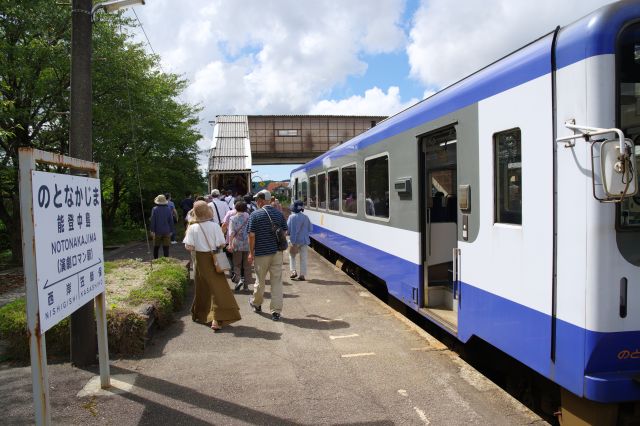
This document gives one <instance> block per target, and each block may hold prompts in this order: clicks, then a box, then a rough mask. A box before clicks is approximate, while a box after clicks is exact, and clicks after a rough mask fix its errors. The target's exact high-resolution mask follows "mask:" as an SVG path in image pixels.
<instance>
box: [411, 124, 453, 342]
mask: <svg viewBox="0 0 640 426" xmlns="http://www.w3.org/2000/svg"><path fill="white" fill-rule="evenodd" d="M456 124H457V123H452V124H447V125H445V126H442V127H439V128H437V129H434V130H431V131H429V132H427V133H424V134H421V135H418V137H417V141H418V154H419V155H418V157H419V159H420V160H419V167H418V169H419V179H418V181H419V188H420V189H419V215H418V217H419V218H420V219H419V220H420V227H419V229H420V237H421V276H422V279H421V289H420V291H419V294H420V300H419V306H420V311H421V312H423V314H425V315H426V316H428V317H429V318H431V319H432V320H434V321H435V322H437V323H439V324H440V325H442V326H443V327H445V328H447V329H449V331H451V332H453V333H454V334H455V333H457V329H458V309H457V308H458V306H457V298H456V297H455V293H454V291H455V283H454V277H453V273H454V271H453V269H454V264H455V260H456V259H454V258H453V252H455V251H456V250H457V248H458V224H457V222H458V211H457V199H456V196H457V175H458V165H459V164H458V158H459V155H458V153H457V145H455V144H456V143H457V137H458V130H457V129H456ZM451 145H454V146H455V147H456V149H454V150H451V149H450V146H451ZM435 146H441V147H443V148H442V151H435V150H433V149H431V150H428V148H429V147H430V148H433V147H435ZM429 155H432V156H433V157H435V158H429ZM438 162H440V163H438ZM442 172H445V173H447V174H450V182H448V188H444V187H442V186H441V187H440V190H441V191H442V192H443V194H442V198H441V197H438V198H437V202H438V201H439V202H440V204H439V205H438V206H434V205H433V203H434V200H435V199H436V198H434V197H433V190H432V186H433V181H432V179H433V175H434V174H436V173H442ZM436 184H438V182H436ZM447 189H448V191H447ZM438 192H440V191H438ZM444 192H447V194H444ZM445 200H446V203H445ZM434 207H437V208H436V209H435V210H440V211H439V212H437V213H436V212H435V211H434ZM433 214H437V215H438V221H437V222H434V221H433V219H434V217H435V216H432V215H433ZM447 218H454V219H453V221H451V222H450V221H447ZM434 224H435V225H434ZM434 235H440V241H444V242H443V244H442V245H440V246H438V247H437V251H438V253H437V254H435V253H434V250H433V245H434V243H435V241H434V240H433V238H434ZM443 256H446V259H447V260H446V261H442V260H443V259H444V258H445V257H443ZM430 262H438V263H433V264H431V263H430ZM435 282H437V283H438V284H437V285H433V284H434V283H435ZM430 284H431V285H430ZM442 284H444V285H442Z"/></svg>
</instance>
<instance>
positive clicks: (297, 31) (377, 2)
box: [125, 0, 610, 180]
mask: <svg viewBox="0 0 640 426" xmlns="http://www.w3.org/2000/svg"><path fill="white" fill-rule="evenodd" d="M609 2H610V1H607V0H563V1H562V2H558V1H556V0H537V1H536V2H531V1H529V0H484V1H477V0H457V1H455V2H452V1H450V0H349V1H336V0H181V1H179V2H178V1H167V0H146V5H145V6H135V11H136V14H137V16H138V17H139V19H140V22H141V23H142V25H143V27H144V29H145V31H146V34H147V36H148V38H149V42H150V43H151V46H153V49H154V50H155V52H156V53H158V54H159V55H160V58H161V62H162V69H163V70H164V71H167V72H174V73H177V74H180V75H182V76H183V77H184V78H186V79H187V80H188V81H189V86H188V88H187V89H186V90H185V92H184V93H183V94H182V96H181V98H182V100H183V101H186V102H189V103H192V104H198V105H200V106H201V107H202V108H203V110H202V113H201V114H200V125H199V129H200V132H201V133H202V135H203V139H202V141H201V142H200V143H199V145H200V148H201V149H202V150H203V151H206V150H207V149H208V148H209V147H210V145H211V137H212V132H213V127H211V126H210V125H209V123H208V122H209V121H210V120H213V119H214V118H215V116H216V115H224V114H242V115H245V114H246V115H254V114H349V115H392V114H395V113H397V112H399V111H401V110H403V109H405V108H406V107H408V106H409V105H412V104H414V103H415V102H417V101H419V100H421V99H423V97H424V96H425V95H429V94H431V93H433V92H435V91H437V90H438V89H439V88H442V87H446V86H447V85H449V84H451V83H453V82H455V81H457V80H459V79H461V78H463V77H464V76H466V75H468V74H470V73H472V72H474V71H475V70H477V69H479V68H481V67H483V66H485V65H487V64H488V63H491V62H492V61H494V60H496V59H498V58H500V57H502V56H504V55H506V54H507V53H509V52H511V51H513V50H515V49H517V48H519V47H520V46H522V45H524V44H526V43H527V42H529V41H531V40H534V39H536V38H537V37H539V36H540V35H542V34H545V33H547V32H549V31H550V30H552V29H553V28H554V27H555V26H556V25H566V24H568V23H570V22H573V21H574V20H576V19H578V18H580V17H581V16H583V15H585V14H587V13H589V12H591V11H592V10H594V9H596V8H598V7H599V6H602V5H604V4H606V3H609ZM125 13H126V14H127V15H128V16H131V17H134V18H135V16H134V15H133V13H132V12H131V11H130V10H129V11H127V12H125ZM532 16H535V17H536V19H531V17H532ZM132 35H133V37H134V39H135V40H136V41H140V42H142V43H144V44H145V45H147V46H148V43H147V40H146V38H145V37H144V36H143V34H142V32H141V30H140V29H136V30H133V31H132ZM148 48H149V49H150V47H148ZM205 165H206V155H203V156H202V159H201V166H202V167H203V168H204V167H206V166H205ZM292 168H293V166H255V167H254V170H255V171H256V174H257V175H260V176H262V178H263V179H265V180H283V179H287V178H288V175H289V170H291V169H292Z"/></svg>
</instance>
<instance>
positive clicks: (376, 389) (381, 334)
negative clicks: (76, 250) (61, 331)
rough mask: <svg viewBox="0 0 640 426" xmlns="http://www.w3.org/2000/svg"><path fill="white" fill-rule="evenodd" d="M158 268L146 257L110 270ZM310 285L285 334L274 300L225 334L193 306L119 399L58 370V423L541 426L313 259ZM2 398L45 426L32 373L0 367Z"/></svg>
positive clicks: (134, 250) (53, 389)
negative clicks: (135, 265)
mask: <svg viewBox="0 0 640 426" xmlns="http://www.w3.org/2000/svg"><path fill="white" fill-rule="evenodd" d="M171 250H172V253H171V254H172V256H175V257H179V258H182V259H186V258H187V255H186V252H185V251H184V249H183V248H182V247H181V245H175V246H172V247H171ZM148 255H149V254H148V252H147V247H146V244H137V245H134V246H129V247H125V248H123V249H119V250H116V251H115V252H112V253H110V254H108V255H107V256H106V257H107V259H114V258H118V257H138V258H147V257H148ZM286 257H288V256H285V258H286ZM286 263H288V259H286V260H285V265H284V268H285V274H284V276H285V277H288V276H289V274H288V265H286ZM307 279H308V281H304V282H297V281H291V280H289V279H288V278H285V284H284V285H285V287H284V291H285V299H284V309H283V311H282V319H281V321H280V322H274V321H272V320H271V317H270V315H268V313H266V312H268V303H269V293H268V290H269V287H268V286H267V293H266V300H265V303H264V305H263V309H264V311H265V313H262V314H256V313H253V312H252V311H251V310H250V308H249V305H248V300H249V293H248V292H247V293H242V294H238V295H236V298H237V300H238V304H239V305H240V309H241V314H242V320H241V321H240V322H238V323H235V324H233V325H231V326H229V327H226V328H225V329H223V331H221V332H217V333H214V332H213V331H212V330H211V329H209V328H208V327H206V326H203V325H199V324H196V323H194V322H192V321H191V315H190V312H189V309H190V303H186V304H185V305H186V306H185V307H184V309H183V310H182V311H181V312H179V313H178V315H177V320H176V321H175V322H174V323H173V324H172V325H171V326H169V327H168V328H167V329H165V330H161V331H158V332H156V333H155V335H154V336H153V339H152V340H151V342H150V344H149V345H148V347H147V349H146V351H145V354H144V357H142V358H141V359H115V360H111V374H112V384H113V385H114V386H113V387H112V388H111V392H105V391H99V392H97V387H96V386H92V384H93V383H95V376H96V374H97V366H96V367H95V368H91V369H87V370H83V369H78V368H74V367H72V366H71V365H70V364H68V363H61V364H50V365H49V383H50V397H51V416H52V420H53V423H54V424H92V425H93V424H100V425H102V424H105V425H118V426H125V425H205V424H216V425H236V424H238V425H241V424H251V425H329V424H331V425H394V424H398V425H412V424H415V425H425V424H433V425H468V424H482V425H488V424H491V425H523V424H533V423H536V424H537V423H539V424H544V422H543V421H542V420H541V419H540V418H539V417H538V416H536V415H535V414H534V413H532V412H531V411H529V410H528V409H527V408H526V407H524V406H522V405H521V404H520V403H519V402H518V401H516V400H514V399H513V398H512V397H511V396H509V395H508V394H507V393H505V392H504V391H502V390H501V389H500V388H499V387H497V386H496V385H494V384H493V383H492V382H490V381H489V380H488V379H486V378H484V377H483V376H482V375H481V374H480V373H478V372H477V371H475V370H474V369H473V368H472V367H470V366H469V365H467V364H466V363H465V362H464V361H463V360H461V359H460V358H459V357H458V355H456V354H455V353H453V352H451V351H449V350H448V349H447V348H446V347H445V346H443V345H442V344H441V343H440V342H438V341H437V340H435V339H434V338H433V337H431V336H429V335H428V334H427V333H425V332H424V331H423V330H421V329H419V328H417V327H416V326H415V325H413V324H412V323H410V322H409V321H408V320H406V319H405V318H403V317H402V316H401V315H400V314H398V313H396V312H395V311H393V310H392V309H391V308H389V307H387V306H386V305H384V304H383V303H382V302H380V301H379V300H378V299H376V298H375V297H373V296H372V295H371V294H370V293H369V292H368V291H367V290H365V289H364V288H362V287H361V286H360V285H358V284H357V283H355V282H353V281H352V280H351V279H350V278H349V277H348V276H346V275H345V274H344V273H343V272H342V271H340V270H339V269H338V268H336V267H335V266H334V265H332V264H330V263H329V262H327V261H326V260H325V259H323V258H322V257H320V256H319V255H318V254H317V253H315V252H314V251H312V250H310V251H309V271H308V274H307ZM230 285H231V284H230ZM192 290H193V288H192V286H191V287H190V292H189V294H188V295H187V297H188V298H189V299H191V298H192V297H193V292H192ZM189 301H190V300H189ZM0 395H1V397H0V398H1V400H2V403H1V404H0V419H1V420H0V424H3V425H8V424H11V425H13V424H20V425H22V424H32V423H33V422H34V417H33V416H34V415H33V400H32V390H31V379H30V368H29V367H15V366H12V365H9V364H0Z"/></svg>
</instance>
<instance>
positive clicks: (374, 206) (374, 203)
mask: <svg viewBox="0 0 640 426" xmlns="http://www.w3.org/2000/svg"><path fill="white" fill-rule="evenodd" d="M364 191H365V200H364V205H365V214H366V215H367V216H373V217H379V218H388V217H389V156H388V155H386V154H385V155H382V156H379V157H375V158H370V159H368V160H365V162H364Z"/></svg>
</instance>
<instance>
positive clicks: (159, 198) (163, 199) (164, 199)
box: [153, 194, 167, 206]
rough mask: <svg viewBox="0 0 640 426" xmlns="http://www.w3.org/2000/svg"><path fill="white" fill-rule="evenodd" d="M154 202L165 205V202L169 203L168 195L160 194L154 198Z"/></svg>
mask: <svg viewBox="0 0 640 426" xmlns="http://www.w3.org/2000/svg"><path fill="white" fill-rule="evenodd" d="M153 202H154V203H156V204H158V205H161V206H164V205H165V204H167V197H165V196H164V194H160V195H158V196H157V197H156V198H155V199H154V200H153Z"/></svg>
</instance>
